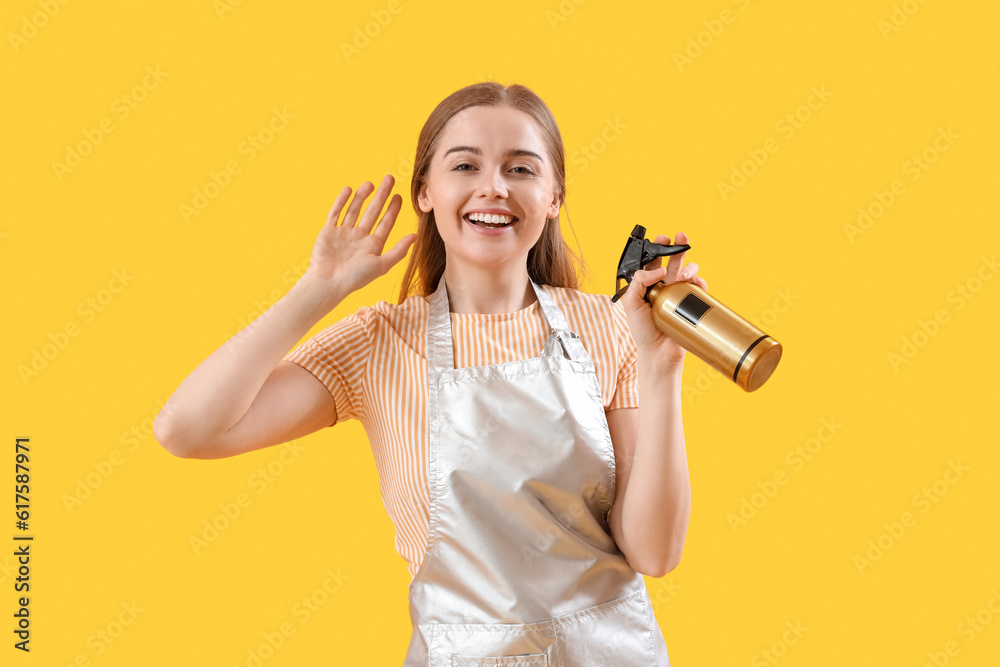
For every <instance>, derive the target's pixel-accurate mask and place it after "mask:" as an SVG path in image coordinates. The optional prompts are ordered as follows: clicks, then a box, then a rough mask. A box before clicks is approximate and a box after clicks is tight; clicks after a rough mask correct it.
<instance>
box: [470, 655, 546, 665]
mask: <svg viewBox="0 0 1000 667" xmlns="http://www.w3.org/2000/svg"><path fill="white" fill-rule="evenodd" d="M513 665H516V666H517V667H548V665H549V656H548V655H547V654H545V653H533V654H531V655H505V656H502V657H495V658H477V657H475V656H472V655H456V656H452V658H451V667H511V666H513Z"/></svg>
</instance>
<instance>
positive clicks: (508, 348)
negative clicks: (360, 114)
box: [283, 286, 639, 577]
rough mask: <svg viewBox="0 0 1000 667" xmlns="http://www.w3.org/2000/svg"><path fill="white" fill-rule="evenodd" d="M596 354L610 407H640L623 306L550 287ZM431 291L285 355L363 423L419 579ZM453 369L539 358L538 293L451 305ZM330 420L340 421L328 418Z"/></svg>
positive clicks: (330, 330)
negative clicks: (496, 302) (498, 306)
mask: <svg viewBox="0 0 1000 667" xmlns="http://www.w3.org/2000/svg"><path fill="white" fill-rule="evenodd" d="M545 289H546V290H547V291H548V292H549V294H551V295H552V297H553V299H554V300H555V302H556V303H557V304H558V305H559V308H560V309H561V310H562V312H563V315H564V317H565V318H566V321H567V323H568V325H569V327H570V329H572V330H573V331H575V332H576V333H577V334H578V335H579V336H580V339H581V341H582V343H583V345H584V347H585V348H586V349H587V352H588V353H589V354H590V357H591V359H592V360H593V362H594V369H595V372H596V374H597V380H598V384H599V385H600V388H601V396H602V399H603V402H604V408H605V410H612V409H616V408H632V407H638V404H639V397H638V383H637V377H636V369H635V360H636V347H635V342H634V340H633V339H632V336H631V334H630V333H629V328H628V319H627V317H626V314H625V308H624V306H623V305H622V303H621V302H620V301H619V302H617V303H611V299H610V297H608V296H607V295H604V294H587V293H584V292H580V291H577V290H574V289H569V288H564V287H553V286H546V287H545ZM428 312H429V306H428V301H427V299H426V298H424V297H422V296H418V295H413V296H410V297H409V298H407V299H406V300H405V301H403V303H401V304H392V303H388V302H386V301H379V302H378V303H376V304H375V305H374V306H364V307H361V308H359V309H358V310H357V311H356V312H355V313H354V314H352V315H348V316H347V317H345V318H344V319H342V320H340V321H339V322H337V323H335V324H333V325H331V326H329V327H327V328H326V329H324V330H322V331H320V332H319V333H317V334H315V335H314V336H312V337H311V338H309V339H307V340H305V341H303V342H302V343H301V344H300V345H298V346H297V347H296V348H295V349H293V350H292V351H291V352H289V353H288V354H287V355H285V356H284V357H283V360H287V361H291V362H294V363H296V364H298V365H300V366H302V367H303V368H305V369H306V370H308V371H309V372H311V373H312V374H313V375H315V376H316V378H318V379H319V380H320V382H322V383H323V384H324V385H325V386H326V387H327V389H329V390H330V393H331V394H332V395H333V399H334V402H335V405H336V409H337V421H336V422H335V423H340V422H342V421H344V420H345V419H352V418H353V419H357V420H359V421H361V423H362V424H363V426H364V428H365V431H366V433H367V434H368V440H369V442H370V444H371V448H372V454H373V455H374V456H375V466H376V469H377V471H378V476H379V486H380V488H381V492H382V503H383V505H384V506H385V510H386V512H387V513H388V515H389V518H390V520H391V521H392V523H393V526H394V527H395V531H396V540H395V544H396V550H397V551H398V552H399V554H400V555H401V556H402V557H403V559H404V560H405V561H406V562H407V565H408V570H409V572H410V576H411V577H415V576H416V573H417V571H418V570H419V569H420V563H421V561H422V559H423V556H424V552H425V551H426V549H427V538H428V522H429V516H430V515H429V507H430V492H429V489H428V479H427V468H428V450H429V436H428V428H427V357H426V341H427V318H428ZM451 325H452V332H453V335H452V338H453V344H454V355H455V366H456V368H467V367H471V366H486V365H493V364H500V363H507V362H510V361H518V360H521V359H528V358H533V357H537V356H539V355H540V354H541V351H542V348H543V346H544V344H545V341H546V339H547V338H548V337H549V333H550V329H549V327H548V326H547V323H546V320H545V315H544V313H543V312H542V309H541V306H540V305H539V303H538V301H537V300H536V301H535V302H534V303H532V304H531V305H530V306H528V307H527V308H523V309H521V310H518V311H515V312H512V313H495V314H494V313H490V314H478V313H451ZM330 426H333V424H331V425H330Z"/></svg>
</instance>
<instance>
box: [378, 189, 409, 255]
mask: <svg viewBox="0 0 1000 667" xmlns="http://www.w3.org/2000/svg"><path fill="white" fill-rule="evenodd" d="M374 204H375V202H372V205H374ZM402 207H403V198H402V197H401V196H400V195H398V194H394V195H393V196H392V198H391V199H390V200H389V206H387V207H386V209H385V213H383V214H382V218H381V219H380V220H379V221H378V227H377V228H376V229H375V234H374V236H377V237H378V238H379V240H380V241H382V243H385V240H386V239H387V238H389V232H391V231H392V226H393V225H394V224H396V216H397V215H398V214H399V209H401V208H402Z"/></svg>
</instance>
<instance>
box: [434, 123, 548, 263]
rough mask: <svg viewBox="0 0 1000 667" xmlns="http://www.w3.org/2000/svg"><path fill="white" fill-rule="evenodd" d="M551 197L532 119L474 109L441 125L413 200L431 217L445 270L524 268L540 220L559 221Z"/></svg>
mask: <svg viewBox="0 0 1000 667" xmlns="http://www.w3.org/2000/svg"><path fill="white" fill-rule="evenodd" d="M557 189H558V188H557V186H556V180H555V176H554V172H553V165H552V159H551V156H550V155H549V154H548V151H547V149H546V147H545V141H544V139H543V138H542V132H541V130H540V129H539V127H538V125H537V124H536V123H535V121H534V120H533V119H532V118H531V116H529V115H528V114H526V113H524V112H523V111H519V110H517V109H512V108H510V107H488V106H474V107H469V108H467V109H463V110H462V111H460V112H458V113H457V114H455V115H454V116H453V117H452V118H451V119H450V120H449V121H448V123H447V124H446V125H445V127H444V130H443V131H442V132H441V136H440V137H439V141H438V147H437V149H436V151H435V154H434V156H433V158H432V159H431V163H430V167H429V168H428V170H427V174H426V176H425V178H424V182H423V184H422V185H421V187H420V191H419V194H418V197H417V200H418V204H419V206H420V210H421V211H424V212H429V211H434V220H435V222H436V223H437V230H438V233H439V234H440V235H441V239H442V240H443V241H444V245H445V249H446V252H447V258H448V259H447V262H448V264H450V265H456V264H457V265H461V264H465V263H471V264H475V265H478V266H487V265H494V264H497V263H501V264H506V263H509V262H518V263H519V265H520V266H524V265H526V263H527V256H528V251H529V250H531V248H532V247H533V246H534V245H535V243H536V242H537V241H538V238H539V236H541V233H542V230H543V229H544V228H545V224H546V218H555V217H556V216H557V215H558V214H559V203H560V197H559V195H558V194H557ZM470 216H471V217H470ZM485 216H499V217H485ZM489 221H496V223H499V224H493V225H490V224H489ZM505 223H506V224H505Z"/></svg>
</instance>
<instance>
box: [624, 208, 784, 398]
mask: <svg viewBox="0 0 1000 667" xmlns="http://www.w3.org/2000/svg"><path fill="white" fill-rule="evenodd" d="M645 236H646V228H645V227H643V226H642V225H636V226H635V229H633V230H632V234H631V236H629V239H628V241H627V242H626V244H625V250H624V251H623V252H622V257H621V259H620V260H619V261H618V276H617V281H616V284H615V287H616V289H617V290H618V291H617V292H616V293H615V295H614V296H613V297H611V301H612V302H614V301H617V300H618V299H620V298H621V296H622V294H624V293H625V290H627V289H628V286H629V285H630V284H631V283H632V276H633V275H634V274H635V272H636V271H640V270H643V269H644V268H645V267H646V265H647V264H649V263H650V262H652V261H653V260H654V259H656V258H657V257H666V256H667V255H676V254H679V253H682V252H685V251H686V250H690V249H691V246H690V245H686V244H682V245H661V244H659V243H652V242H650V241H648V240H646V238H645ZM622 279H624V280H625V282H626V284H625V286H624V287H621V281H622ZM644 298H645V299H646V301H648V302H649V304H650V305H651V306H652V309H653V322H654V323H655V324H656V327H657V328H658V329H659V330H660V331H662V332H663V333H665V334H667V335H668V336H670V337H671V338H673V339H674V340H675V341H677V343H678V344H679V345H680V346H681V347H683V348H684V349H685V350H688V351H689V352H691V353H692V354H694V355H695V356H697V357H698V358H699V359H701V360H702V361H704V362H705V363H707V364H708V365H709V366H711V367H712V368H714V369H715V370H717V371H719V372H720V373H722V374H723V375H724V376H726V377H728V378H729V379H731V380H732V381H733V382H735V383H736V384H738V385H739V386H740V387H741V388H742V389H744V390H745V391H754V390H756V389H758V388H759V387H760V386H761V385H762V384H764V383H765V382H767V379H768V378H769V377H771V373H773V372H774V369H775V368H776V367H777V366H778V361H779V360H780V359H781V343H779V342H778V341H776V340H774V339H773V338H771V337H770V336H769V335H767V334H766V333H764V332H763V331H761V330H760V329H758V328H757V327H755V326H754V325H753V324H751V323H750V322H747V321H746V320H745V319H743V318H742V317H740V316H739V315H737V314H736V313H735V312H733V311H732V310H730V309H729V308H727V307H726V306H724V305H723V304H722V303H721V302H719V301H718V300H717V299H715V298H714V297H712V296H711V295H710V294H708V292H706V291H705V290H703V289H701V288H700V287H698V286H697V285H692V284H691V283H686V282H677V283H672V284H670V285H667V284H665V283H663V282H662V281H660V282H658V283H656V284H654V285H650V286H649V287H648V288H647V289H646V294H645V295H644Z"/></svg>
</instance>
